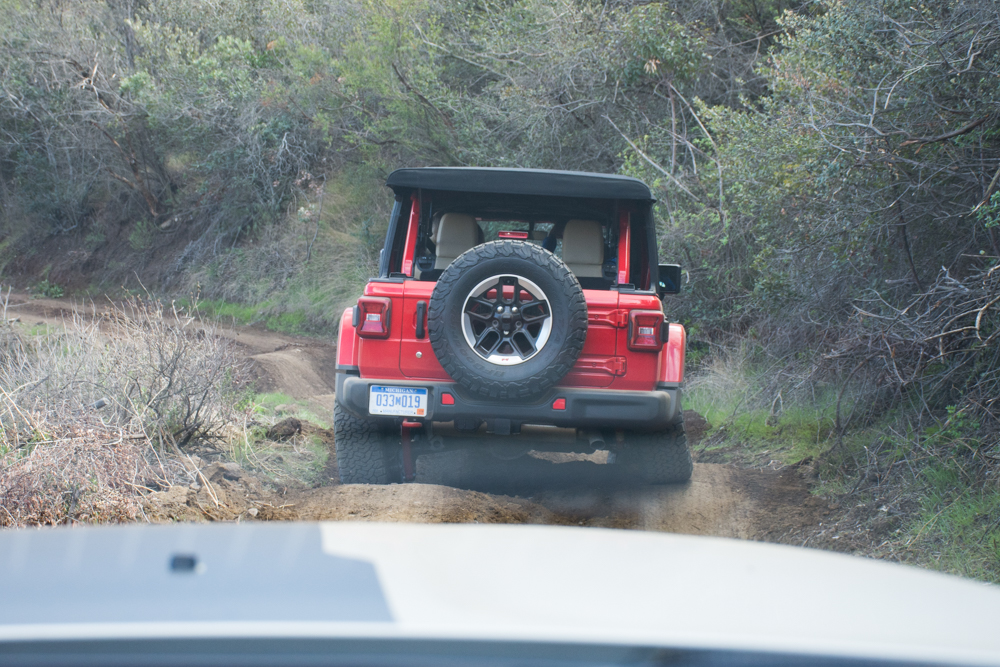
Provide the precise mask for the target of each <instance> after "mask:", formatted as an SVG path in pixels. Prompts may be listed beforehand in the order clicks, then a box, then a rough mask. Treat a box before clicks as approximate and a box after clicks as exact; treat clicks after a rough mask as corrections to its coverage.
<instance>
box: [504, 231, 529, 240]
mask: <svg viewBox="0 0 1000 667" xmlns="http://www.w3.org/2000/svg"><path fill="white" fill-rule="evenodd" d="M497 238H501V239H522V240H523V239H526V238H528V232H515V231H513V230H511V229H504V230H501V231H499V232H497Z"/></svg>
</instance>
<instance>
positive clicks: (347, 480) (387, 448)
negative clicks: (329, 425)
mask: <svg viewBox="0 0 1000 667" xmlns="http://www.w3.org/2000/svg"><path fill="white" fill-rule="evenodd" d="M333 437H334V444H335V445H336V449H337V468H338V469H339V470H340V483H341V484H391V483H393V482H400V481H402V479H401V475H400V472H399V468H400V466H399V458H400V451H401V447H400V444H399V437H398V436H396V437H393V435H392V434H391V433H389V432H388V430H387V428H386V427H385V426H384V425H383V424H380V423H379V422H377V421H374V420H371V419H359V418H358V417H355V416H354V415H352V414H351V413H350V412H348V411H347V410H345V409H344V408H342V407H340V403H336V404H335V405H334V408H333Z"/></svg>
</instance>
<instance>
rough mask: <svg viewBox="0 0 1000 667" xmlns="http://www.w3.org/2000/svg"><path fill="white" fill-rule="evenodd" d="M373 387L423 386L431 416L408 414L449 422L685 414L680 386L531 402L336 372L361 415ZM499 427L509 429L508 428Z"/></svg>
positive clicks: (654, 418) (639, 423)
mask: <svg viewBox="0 0 1000 667" xmlns="http://www.w3.org/2000/svg"><path fill="white" fill-rule="evenodd" d="M372 385H391V386H396V387H424V388H426V389H427V390H428V391H427V394H428V408H427V416H426V417H423V418H414V417H407V419H412V420H414V421H437V422H450V421H453V420H455V419H482V420H485V421H486V422H487V423H489V422H490V421H496V420H509V422H506V423H505V426H508V425H509V426H511V427H513V428H515V430H516V427H517V426H518V425H520V424H537V425H548V426H561V427H568V428H605V429H610V428H613V429H619V428H622V429H630V430H640V431H659V430H662V429H664V428H666V427H667V426H668V425H670V424H672V423H674V422H676V421H677V420H679V419H680V418H681V388H680V387H679V386H665V385H663V386H660V387H658V388H657V389H656V390H654V391H609V390H606V389H577V388H568V387H554V388H552V389H550V390H549V391H547V392H545V393H544V394H543V395H542V396H540V397H539V398H536V399H533V400H531V401H528V402H512V401H509V400H496V401H484V400H482V399H479V398H478V397H471V396H469V394H468V392H466V391H465V390H464V389H463V388H462V387H460V386H459V385H457V384H455V383H454V382H419V381H412V380H379V379H374V378H362V377H358V376H357V375H354V374H353V373H345V372H338V373H337V402H338V403H340V405H341V406H343V407H344V408H345V409H347V410H348V411H349V412H351V413H353V414H354V415H356V416H357V417H361V418H363V419H366V418H369V417H371V416H372V415H371V414H370V413H369V412H368V394H369V389H370V387H371V386H372ZM445 393H448V394H451V396H452V397H453V398H454V404H453V405H445V404H443V403H442V402H441V397H442V395H443V394H445ZM557 399H564V400H565V401H566V406H565V409H562V410H556V409H554V408H553V407H552V404H553V403H554V402H555V401H556V400H557ZM498 430H505V429H504V428H503V427H501V428H498Z"/></svg>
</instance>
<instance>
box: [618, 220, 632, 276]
mask: <svg viewBox="0 0 1000 667" xmlns="http://www.w3.org/2000/svg"><path fill="white" fill-rule="evenodd" d="M618 216H619V217H618V284H619V285H625V284H627V283H628V281H629V275H628V265H629V260H631V258H632V255H631V244H632V232H631V225H630V224H629V212H628V211H622V212H621V213H619V214H618Z"/></svg>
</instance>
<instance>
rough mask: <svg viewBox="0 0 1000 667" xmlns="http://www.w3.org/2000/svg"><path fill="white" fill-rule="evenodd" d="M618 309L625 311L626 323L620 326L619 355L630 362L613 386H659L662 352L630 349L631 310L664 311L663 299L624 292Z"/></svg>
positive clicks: (649, 388)
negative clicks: (629, 318)
mask: <svg viewBox="0 0 1000 667" xmlns="http://www.w3.org/2000/svg"><path fill="white" fill-rule="evenodd" d="M618 309H619V310H620V311H621V312H622V313H623V317H622V319H623V322H622V326H620V327H618V329H617V331H616V334H617V339H618V342H617V349H618V356H620V357H623V358H624V359H625V363H626V370H625V374H624V375H622V376H620V377H616V378H615V381H614V382H613V383H611V388H612V389H623V390H635V391H650V390H651V389H653V388H654V387H655V386H656V379H657V371H658V370H659V357H660V355H661V354H662V352H652V351H636V350H630V349H628V313H629V311H632V310H662V309H663V306H662V304H661V303H660V300H659V299H658V298H657V297H656V296H654V295H652V294H629V293H627V292H626V293H621V294H620V296H619V297H618Z"/></svg>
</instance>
